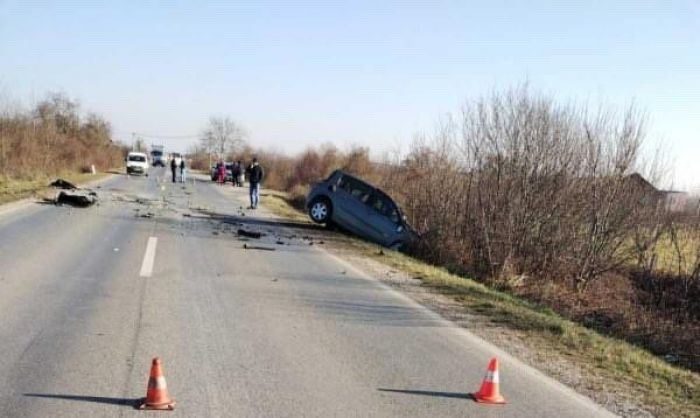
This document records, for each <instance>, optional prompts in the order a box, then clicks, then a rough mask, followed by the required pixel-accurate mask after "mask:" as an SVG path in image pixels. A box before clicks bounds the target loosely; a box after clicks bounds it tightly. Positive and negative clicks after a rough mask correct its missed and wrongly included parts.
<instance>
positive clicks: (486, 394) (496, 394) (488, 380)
mask: <svg viewBox="0 0 700 418" xmlns="http://www.w3.org/2000/svg"><path fill="white" fill-rule="evenodd" d="M472 396H474V400H475V401H477V402H480V403H485V404H504V403H506V400H505V399H504V398H503V396H501V392H500V391H499V390H498V360H497V359H496V357H494V358H492V359H491V361H489V367H488V369H486V376H484V381H483V382H482V383H481V389H479V391H478V392H476V393H473V394H472Z"/></svg>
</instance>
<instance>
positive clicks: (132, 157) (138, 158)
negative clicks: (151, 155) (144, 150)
mask: <svg viewBox="0 0 700 418" xmlns="http://www.w3.org/2000/svg"><path fill="white" fill-rule="evenodd" d="M129 161H136V162H140V163H145V162H146V157H144V156H143V155H130V156H129Z"/></svg>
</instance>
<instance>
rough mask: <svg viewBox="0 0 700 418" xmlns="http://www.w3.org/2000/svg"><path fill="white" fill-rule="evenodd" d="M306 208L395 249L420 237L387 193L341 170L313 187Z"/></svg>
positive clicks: (318, 218)
mask: <svg viewBox="0 0 700 418" xmlns="http://www.w3.org/2000/svg"><path fill="white" fill-rule="evenodd" d="M306 208H307V210H308V213H309V217H310V218H311V220H312V221H314V222H316V223H320V224H330V223H333V224H336V225H338V226H340V227H341V228H343V229H346V230H348V231H350V232H352V233H354V234H356V235H359V236H361V237H363V238H366V239H368V240H370V241H374V242H376V243H378V244H380V245H383V246H385V247H388V248H391V249H394V250H401V249H405V248H406V247H407V246H409V245H410V244H412V243H414V242H415V241H416V240H417V239H418V235H417V234H416V232H415V231H414V230H413V228H411V226H410V225H408V223H407V222H406V218H405V216H404V215H403V214H402V212H401V209H400V208H399V206H398V205H397V204H396V203H395V202H394V201H393V200H392V199H391V198H390V197H389V196H388V195H387V194H386V193H384V192H383V191H381V190H380V189H378V188H376V187H374V186H372V185H370V184H369V183H366V182H364V181H362V180H360V179H358V178H357V177H354V176H352V175H350V174H348V173H345V172H343V171H341V170H336V171H334V172H333V174H331V175H330V176H329V177H328V178H327V179H326V180H324V181H322V182H320V183H317V184H315V185H314V186H313V187H312V189H311V191H310V192H309V194H308V195H307V197H306Z"/></svg>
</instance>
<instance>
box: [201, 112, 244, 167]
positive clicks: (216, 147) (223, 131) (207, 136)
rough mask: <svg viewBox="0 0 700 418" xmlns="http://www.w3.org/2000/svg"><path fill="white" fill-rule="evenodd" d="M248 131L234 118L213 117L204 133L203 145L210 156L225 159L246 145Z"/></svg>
mask: <svg viewBox="0 0 700 418" xmlns="http://www.w3.org/2000/svg"><path fill="white" fill-rule="evenodd" d="M246 137H247V131H246V129H245V128H244V127H243V126H242V125H241V124H240V123H238V122H236V121H235V120H233V119H232V118H230V117H228V116H226V117H222V116H212V117H210V118H209V123H208V124H207V127H206V128H205V129H204V131H203V132H202V138H201V143H202V146H203V147H204V148H205V149H206V150H207V152H208V153H209V155H210V156H211V155H212V154H214V155H215V156H216V157H217V158H225V157H226V155H227V154H230V153H235V152H237V151H238V150H239V149H240V148H241V147H243V146H244V145H245V138H246Z"/></svg>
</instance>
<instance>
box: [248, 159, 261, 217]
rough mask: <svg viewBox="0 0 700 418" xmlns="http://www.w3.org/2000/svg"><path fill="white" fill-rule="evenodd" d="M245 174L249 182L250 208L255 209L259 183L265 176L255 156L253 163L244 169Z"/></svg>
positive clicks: (258, 194) (258, 195) (258, 199)
mask: <svg viewBox="0 0 700 418" xmlns="http://www.w3.org/2000/svg"><path fill="white" fill-rule="evenodd" d="M246 174H248V182H249V183H250V208H251V209H257V208H258V203H260V183H261V182H262V179H263V177H264V176H265V171H264V170H263V168H262V166H261V165H260V163H258V159H257V158H253V163H252V164H251V165H250V167H248V169H247V170H246Z"/></svg>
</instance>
